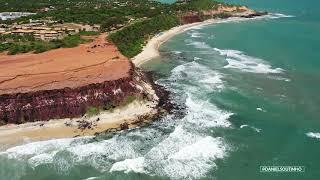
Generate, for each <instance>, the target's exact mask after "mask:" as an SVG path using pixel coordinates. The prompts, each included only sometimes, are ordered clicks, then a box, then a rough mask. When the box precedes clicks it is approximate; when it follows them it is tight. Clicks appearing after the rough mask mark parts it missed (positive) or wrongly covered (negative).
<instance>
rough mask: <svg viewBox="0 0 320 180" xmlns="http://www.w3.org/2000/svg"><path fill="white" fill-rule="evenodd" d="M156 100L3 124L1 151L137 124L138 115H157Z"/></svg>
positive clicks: (0, 142) (0, 129)
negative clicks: (84, 125) (95, 112)
mask: <svg viewBox="0 0 320 180" xmlns="http://www.w3.org/2000/svg"><path fill="white" fill-rule="evenodd" d="M155 106H156V103H152V102H150V101H147V102H146V101H134V102H132V103H131V104H129V105H127V106H124V107H120V108H116V109H114V110H113V111H104V112H101V113H100V114H98V115H94V116H91V117H82V118H74V119H69V118H67V119H54V120H50V121H47V122H41V121H39V122H33V123H25V124H21V125H14V124H8V125H5V126H1V127H0V144H1V148H0V150H3V149H6V148H8V147H11V146H13V145H18V144H24V143H28V142H32V141H39V140H48V139H56V138H68V137H75V136H92V135H94V134H95V133H99V132H103V131H105V130H107V129H114V131H115V130H120V129H121V128H120V127H121V124H124V123H126V124H128V127H129V128H132V127H135V124H134V123H135V122H137V120H138V118H139V116H146V115H150V116H152V115H154V114H155V113H157V111H156V109H155ZM81 121H82V123H83V122H84V121H85V122H86V123H90V124H91V125H90V126H91V127H89V126H88V127H87V128H85V129H80V128H79V124H80V123H81Z"/></svg>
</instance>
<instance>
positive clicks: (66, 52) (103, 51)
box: [0, 35, 131, 95]
mask: <svg viewBox="0 0 320 180" xmlns="http://www.w3.org/2000/svg"><path fill="white" fill-rule="evenodd" d="M130 68H131V65H130V62H129V60H128V59H127V58H126V57H124V56H123V55H121V53H120V52H119V51H118V50H117V48H116V47H115V46H114V45H113V44H110V43H108V42H107V41H106V40H105V35H101V36H99V37H98V38H97V39H95V40H94V41H93V42H91V43H88V44H82V45H80V46H78V47H75V48H66V49H56V50H52V51H48V52H45V53H41V54H30V53H29V54H22V55H14V56H10V55H5V54H3V53H2V54H0V95H1V94H12V93H25V92H30V91H40V90H52V89H61V88H65V87H69V88H75V87H80V86H85V85H88V84H93V83H101V82H104V81H111V80H117V79H120V78H123V77H128V76H129V70H130Z"/></svg>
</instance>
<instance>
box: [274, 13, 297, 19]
mask: <svg viewBox="0 0 320 180" xmlns="http://www.w3.org/2000/svg"><path fill="white" fill-rule="evenodd" d="M268 17H269V18H271V19H279V18H293V17H295V16H293V15H285V14H281V13H272V14H270V15H269V16H268Z"/></svg>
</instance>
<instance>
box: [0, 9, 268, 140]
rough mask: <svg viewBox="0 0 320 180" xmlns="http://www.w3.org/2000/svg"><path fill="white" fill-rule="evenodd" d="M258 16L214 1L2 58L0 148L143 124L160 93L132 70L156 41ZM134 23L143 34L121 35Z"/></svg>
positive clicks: (154, 49)
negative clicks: (157, 23) (200, 7)
mask: <svg viewBox="0 0 320 180" xmlns="http://www.w3.org/2000/svg"><path fill="white" fill-rule="evenodd" d="M181 6H183V7H184V4H182V5H181ZM265 14H266V13H260V12H256V11H254V10H251V9H248V8H247V7H243V6H225V5H221V4H216V3H215V4H214V9H205V10H201V11H194V10H188V11H186V12H182V13H178V14H176V15H174V16H173V15H172V16H160V17H158V18H159V19H163V20H165V21H168V22H165V21H164V22H162V23H164V24H160V25H161V26H163V27H162V28H158V27H156V26H153V25H154V21H152V19H151V20H148V19H147V20H146V21H147V22H144V21H141V20H139V21H138V22H135V23H129V25H128V26H124V27H120V28H119V29H117V30H112V32H111V33H110V35H109V36H108V37H107V34H106V33H102V34H101V35H99V36H97V37H95V38H94V40H93V41H92V42H90V43H85V44H81V45H79V46H77V47H73V48H59V49H54V50H50V51H47V52H43V53H39V54H33V53H32V52H29V53H25V54H18V55H8V54H7V53H2V54H0V59H1V61H0V124H1V125H2V126H1V127H0V139H1V141H0V143H2V144H17V143H23V142H25V141H28V140H29V139H32V140H45V139H51V138H62V137H75V136H88V135H95V134H97V133H101V132H115V131H119V130H123V129H128V128H132V127H136V126H137V125H141V124H143V123H144V122H147V121H150V120H152V119H153V118H154V117H157V115H158V114H159V113H163V112H164V111H163V109H166V107H164V106H166V102H165V101H167V100H168V99H167V98H168V93H167V92H166V91H165V90H164V89H163V88H161V87H159V86H157V85H156V84H154V82H153V80H152V78H150V77H149V76H148V75H147V74H146V73H144V72H142V70H140V69H139V68H138V66H140V65H141V64H143V63H144V62H146V61H148V60H150V59H152V58H154V57H157V56H159V51H158V49H159V47H160V45H161V44H162V43H163V42H165V41H167V40H168V39H170V38H171V37H173V36H174V35H176V34H178V33H181V32H184V31H185V30H187V29H189V28H191V27H193V26H199V25H205V24H211V23H215V22H217V21H219V20H221V19H226V18H252V17H256V16H261V15H265ZM139 23H140V24H139ZM140 25H142V27H143V26H151V30H150V31H149V32H147V33H146V34H141V33H140V34H139V35H137V36H131V35H130V34H129V35H128V34H126V33H127V32H128V31H129V32H130V31H136V29H135V28H136V27H135V26H139V27H140ZM152 28H153V29H152ZM160 32H161V33H160ZM139 36H141V37H139ZM130 38H131V39H130ZM135 38H136V39H135ZM129 40H130V41H129ZM126 41H129V42H126ZM131 41H133V42H131ZM141 45H143V47H142V46H141ZM169 106H170V105H169ZM166 110H167V111H169V110H168V108H167V109H166Z"/></svg>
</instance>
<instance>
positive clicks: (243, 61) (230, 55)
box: [214, 48, 284, 74]
mask: <svg viewBox="0 0 320 180" xmlns="http://www.w3.org/2000/svg"><path fill="white" fill-rule="evenodd" d="M214 50H215V51H217V52H219V54H220V55H222V56H225V57H226V60H227V61H228V65H226V66H224V68H231V69H239V70H241V71H244V72H251V73H262V74H268V73H271V74H280V73H283V72H284V70H283V69H281V68H272V66H271V65H269V64H268V63H267V62H265V61H264V60H262V59H259V58H255V57H251V56H248V55H246V54H244V53H243V52H241V51H237V50H221V49H218V48H214Z"/></svg>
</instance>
